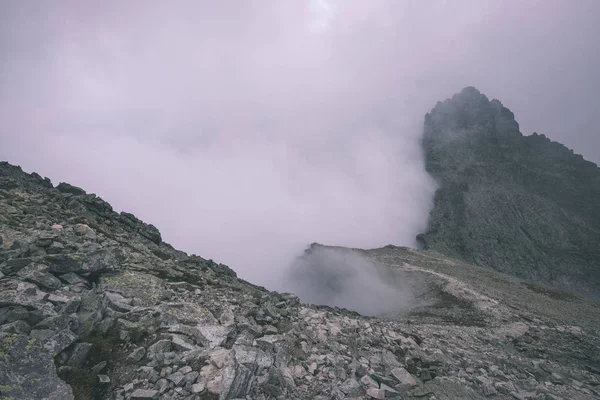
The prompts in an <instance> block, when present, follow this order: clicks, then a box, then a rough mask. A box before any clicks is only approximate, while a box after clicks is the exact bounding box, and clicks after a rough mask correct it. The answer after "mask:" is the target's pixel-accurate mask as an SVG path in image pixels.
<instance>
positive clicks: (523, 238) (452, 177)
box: [418, 87, 600, 298]
mask: <svg viewBox="0 0 600 400" xmlns="http://www.w3.org/2000/svg"><path fill="white" fill-rule="evenodd" d="M423 149H424V153H425V161H426V168H427V171H428V172H429V173H430V174H431V175H432V176H433V177H434V178H435V180H436V181H437V183H438V186H439V188H438V190H437V192H436V194H435V199H434V206H433V210H432V211H431V215H430V220H429V228H428V231H427V232H426V233H425V234H423V235H419V237H418V240H419V241H420V243H421V245H423V246H424V247H426V248H429V249H434V250H438V251H441V252H443V253H445V254H448V255H451V256H454V257H460V258H462V259H464V260H467V261H470V262H475V263H477V264H480V265H485V266H489V267H492V268H494V269H496V270H498V271H503V272H507V273H510V274H514V275H516V276H519V277H522V278H527V279H531V280H534V281H537V282H545V283H551V284H553V285H555V286H558V287H560V288H563V289H567V290H570V291H573V292H576V293H583V294H585V295H588V296H591V297H594V298H600V246H599V245H598V244H599V243H600V203H598V199H600V169H599V168H598V167H597V166H596V165H595V164H593V163H591V162H588V161H586V160H584V159H583V158H582V157H581V156H580V155H577V154H574V153H573V152H572V151H571V150H569V149H567V148H566V147H565V146H563V145H561V144H559V143H556V142H552V141H550V140H549V139H548V138H546V137H545V136H544V135H538V134H535V133H534V134H533V135H532V136H523V135H522V134H521V133H520V132H519V125H518V124H517V122H516V121H515V120H514V115H513V113H512V112H511V111H510V110H509V109H507V108H506V107H504V106H503V105H502V104H501V103H500V102H499V101H498V100H491V101H490V100H488V98H487V97H486V96H484V95H483V94H481V93H480V92H479V91H478V90H477V89H475V88H472V87H468V88H465V89H464V90H462V91H461V92H460V93H458V94H456V95H454V96H453V97H452V98H451V99H448V100H446V101H444V102H440V103H438V104H437V105H436V107H435V108H434V109H433V110H432V111H431V112H430V113H429V114H427V115H426V117H425V131H424V137H423Z"/></svg>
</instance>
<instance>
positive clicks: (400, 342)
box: [0, 164, 600, 400]
mask: <svg viewBox="0 0 600 400" xmlns="http://www.w3.org/2000/svg"><path fill="white" fill-rule="evenodd" d="M64 188H65V187H63V189H64ZM0 219H1V220H2V223H1V224H0V237H1V238H2V243H1V244H0V270H1V271H2V273H3V274H4V276H2V277H0V398H27V399H32V398H35V399H38V398H40V399H41V398H47V399H73V398H77V399H87V398H96V399H119V400H126V399H156V398H160V399H173V400H175V399H244V398H245V399H248V398H250V399H256V400H266V399H367V398H385V399H387V398H397V399H463V398H464V399H485V398H493V399H514V398H517V399H518V398H536V399H537V398H539V399H545V398H550V399H554V398H559V399H574V400H578V399H590V398H594V397H598V396H600V389H599V385H600V355H599V354H598V351H599V350H598V349H600V341H599V339H598V328H599V324H598V321H600V307H598V304H596V303H591V302H589V301H587V300H585V299H583V298H579V297H576V296H554V295H552V294H550V293H549V292H544V291H539V290H534V289H531V287H530V286H528V284H527V283H526V282H524V281H521V280H519V279H518V278H515V277H512V276H508V275H505V274H501V273H499V272H496V271H494V270H492V269H489V268H482V267H478V266H476V265H473V264H469V263H466V262H464V261H461V260H458V259H452V258H448V257H447V256H443V255H441V254H439V253H436V252H435V251H418V250H411V249H406V248H398V247H393V246H387V247H385V248H382V249H375V250H370V251H359V250H352V252H353V253H355V255H356V257H364V258H365V259H368V260H370V262H375V263H377V264H378V265H380V266H381V267H382V268H388V269H390V270H399V271H400V270H401V271H403V273H404V274H405V276H406V278H407V279H413V278H414V279H415V281H417V280H418V281H419V282H422V283H423V284H422V285H420V286H419V287H420V288H422V290H420V291H417V292H415V296H416V297H417V299H418V300H419V301H417V302H416V304H420V305H419V306H418V307H416V308H414V309H412V310H411V311H410V312H409V313H405V312H404V311H405V310H404V308H403V310H404V311H403V313H402V314H401V315H395V316H394V315H387V316H386V317H364V316H360V315H359V314H358V313H356V312H354V311H350V310H346V309H342V308H338V307H327V306H316V305H308V304H302V303H301V302H300V301H299V299H298V298H297V297H296V296H294V295H292V294H287V293H277V292H270V291H268V290H266V289H264V288H262V287H259V286H255V285H252V284H250V283H248V282H246V281H243V280H240V279H238V278H237V277H236V275H235V272H233V271H232V270H231V269H230V268H228V267H227V266H225V265H222V264H217V263H215V262H213V261H211V260H205V259H203V258H201V257H198V256H195V255H187V254H185V253H183V252H180V251H177V250H175V249H173V248H172V247H171V246H170V245H168V244H166V243H164V242H162V240H161V239H160V234H159V233H158V232H157V231H155V230H154V229H155V228H154V229H153V228H152V227H151V226H149V225H146V224H144V223H143V222H141V221H139V220H137V219H136V218H134V217H132V216H123V215H122V214H117V213H115V212H114V211H113V210H112V207H111V206H110V205H109V204H107V203H105V202H103V201H102V200H101V199H100V198H99V197H97V196H95V195H90V194H86V193H85V192H83V193H82V192H80V191H77V190H73V189H70V188H69V187H66V189H64V190H63V191H60V190H57V189H54V188H52V187H51V185H49V184H48V182H47V181H45V180H42V181H40V179H38V178H37V177H36V176H32V175H29V174H25V173H24V172H23V171H21V170H20V169H19V168H18V167H14V166H11V165H8V164H0ZM125 220H126V222H125ZM78 224H85V225H86V226H88V227H89V228H90V229H92V230H93V232H94V235H88V234H83V235H82V234H78V232H77V231H76V229H75V227H76V226H77V225H78ZM57 226H60V228H57ZM40 238H43V240H40ZM50 238H51V239H50ZM49 240H51V241H52V243H54V242H59V243H61V244H62V247H61V248H62V250H61V252H59V253H49V252H48V250H49V249H51V248H52V243H50V244H48V241H49ZM15 243H19V245H18V246H17V245H15ZM313 247H314V246H313ZM316 247H318V248H320V249H321V250H322V251H332V252H336V251H339V249H336V248H328V247H324V246H316ZM346 251H350V250H346ZM31 265H34V266H36V265H45V266H48V269H45V268H43V269H42V271H43V273H47V274H50V275H52V276H53V277H55V278H56V279H58V282H59V284H60V286H58V285H54V286H51V287H49V286H48V285H43V284H42V283H41V282H37V283H36V282H35V281H33V280H32V279H28V277H29V274H25V273H20V272H21V271H23V270H25V271H26V272H27V271H28V268H30V266H31ZM35 268H37V267H35ZM35 268H33V270H37V269H35ZM52 281H53V280H52ZM55 286H56V287H55ZM356 296H360V292H357V293H356Z"/></svg>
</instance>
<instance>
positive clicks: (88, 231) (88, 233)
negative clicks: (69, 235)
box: [73, 224, 96, 239]
mask: <svg viewBox="0 0 600 400" xmlns="http://www.w3.org/2000/svg"><path fill="white" fill-rule="evenodd" d="M73 231H74V232H75V234H76V235H78V236H85V237H87V238H90V239H94V238H96V232H94V230H93V229H92V228H90V227H89V226H88V225H86V224H77V225H75V226H74V227H73Z"/></svg>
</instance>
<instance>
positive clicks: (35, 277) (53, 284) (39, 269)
mask: <svg viewBox="0 0 600 400" xmlns="http://www.w3.org/2000/svg"><path fill="white" fill-rule="evenodd" d="M49 269H50V268H49V267H48V266H47V265H44V264H31V265H29V266H27V267H25V268H23V269H21V270H20V271H19V272H18V273H17V275H18V276H19V277H20V278H21V279H23V280H26V281H28V282H32V283H35V284H36V285H38V286H40V287H41V288H42V289H46V290H56V289H58V288H60V287H61V283H60V280H58V278H56V277H55V276H54V275H52V274H49V273H48V270H49Z"/></svg>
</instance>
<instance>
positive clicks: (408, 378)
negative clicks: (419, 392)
mask: <svg viewBox="0 0 600 400" xmlns="http://www.w3.org/2000/svg"><path fill="white" fill-rule="evenodd" d="M391 372H392V375H393V376H394V378H396V380H397V381H398V384H397V385H396V386H395V388H396V390H398V391H400V392H406V391H408V390H410V389H411V388H412V387H413V386H416V385H417V381H416V380H415V378H414V377H413V376H412V375H411V374H410V373H409V372H408V371H407V370H405V369H404V368H402V367H398V368H394V369H393V370H392V371H391Z"/></svg>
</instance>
